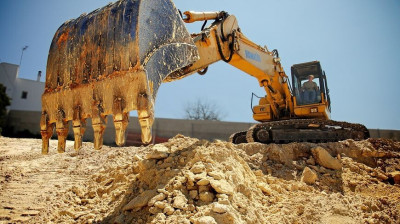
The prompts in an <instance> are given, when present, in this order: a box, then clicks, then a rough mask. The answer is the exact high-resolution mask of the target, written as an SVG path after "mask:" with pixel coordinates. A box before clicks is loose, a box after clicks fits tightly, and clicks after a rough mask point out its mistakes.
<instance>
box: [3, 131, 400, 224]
mask: <svg viewBox="0 0 400 224" xmlns="http://www.w3.org/2000/svg"><path fill="white" fill-rule="evenodd" d="M50 144H51V149H50V154H49V155H41V153H40V152H41V149H40V148H41V140H38V139H15V138H4V137H0V205H1V206H0V223H188V224H189V223H195V224H212V223H400V185H399V184H400V143H399V142H393V141H389V140H383V139H369V140H366V141H360V142H355V141H352V140H347V141H343V142H336V143H324V144H313V143H292V144H286V145H278V144H270V145H262V144H258V143H251V144H241V145H233V144H231V143H227V142H223V141H216V142H208V141H204V140H198V139H194V138H188V137H185V136H181V135H178V136H176V137H175V138H173V139H170V141H169V142H166V143H163V144H158V145H150V146H147V147H122V148H114V147H107V146H104V147H103V149H102V150H100V151H95V150H94V149H93V144H92V143H84V144H83V147H82V149H81V150H79V152H75V151H74V150H73V142H67V152H66V153H64V154H57V153H56V151H57V150H56V148H55V147H56V144H57V143H56V141H54V140H52V141H51V143H50Z"/></svg>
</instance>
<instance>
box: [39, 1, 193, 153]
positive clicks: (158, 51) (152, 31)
mask: <svg viewBox="0 0 400 224" xmlns="http://www.w3.org/2000/svg"><path fill="white" fill-rule="evenodd" d="M196 60H198V52H197V48H196V46H195V44H194V43H193V40H192V38H191V37H190V34H189V33H188V31H187V30H186V27H185V25H184V23H183V21H182V19H181V17H180V15H179V12H178V10H177V9H176V8H175V6H174V4H173V3H172V2H171V1H170V0H163V1H159V0H121V1H117V2H115V3H112V4H109V5H107V6H105V7H103V8H101V9H98V10H95V11H93V12H91V13H89V14H84V15H81V16H80V17H79V18H77V19H74V20H70V21H67V22H65V23H64V24H63V25H61V27H60V28H59V29H58V30H57V32H56V34H55V35H54V38H53V41H52V43H51V46H50V51H49V56H48V61H47V71H46V84H45V90H44V93H43V95H42V115H41V122H40V126H41V127H40V128H41V134H42V140H43V145H42V153H43V154H47V153H48V148H49V138H50V137H51V136H52V135H53V131H54V127H55V129H56V132H57V135H58V152H64V151H65V142H66V138H67V134H68V128H69V125H68V122H69V121H72V122H71V123H72V126H73V132H74V137H75V149H76V150H77V149H79V148H80V147H81V144H82V136H83V134H84V132H85V127H86V119H87V118H91V119H92V126H93V131H94V148H95V149H100V148H101V146H102V144H103V133H104V129H105V125H106V120H107V119H106V116H107V115H113V120H114V126H115V131H116V134H115V141H116V144H117V145H124V143H125V130H126V128H127V125H128V117H129V112H130V111H132V110H137V112H138V118H139V123H140V126H141V130H142V141H143V143H149V142H150V141H151V137H152V135H151V127H152V124H153V119H154V113H153V111H154V101H155V97H156V94H157V90H158V88H159V86H160V84H161V83H162V81H163V80H164V79H165V78H167V77H168V75H169V74H171V73H173V72H176V71H178V70H180V69H181V68H183V67H186V66H188V65H191V64H193V63H194V62H195V61H196Z"/></svg>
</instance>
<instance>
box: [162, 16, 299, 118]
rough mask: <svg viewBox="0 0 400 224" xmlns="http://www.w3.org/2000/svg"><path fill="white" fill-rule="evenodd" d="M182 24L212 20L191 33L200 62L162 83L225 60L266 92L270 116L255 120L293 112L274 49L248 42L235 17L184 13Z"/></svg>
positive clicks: (202, 70) (290, 98) (278, 116)
mask: <svg viewBox="0 0 400 224" xmlns="http://www.w3.org/2000/svg"><path fill="white" fill-rule="evenodd" d="M184 15H185V16H184V17H183V21H184V22H187V23H191V22H195V21H207V20H214V22H213V23H212V24H211V26H209V27H208V28H204V29H203V30H202V31H201V32H200V33H198V34H192V37H193V41H194V43H195V44H196V47H197V49H198V52H199V56H200V59H199V60H198V61H196V62H195V63H194V64H193V65H191V66H188V67H185V68H184V69H181V70H179V71H177V72H175V73H173V74H171V75H170V76H169V78H167V79H166V80H165V81H171V79H177V78H182V77H185V76H187V75H190V74H193V73H194V72H199V73H202V72H204V71H205V69H207V68H208V66H209V65H211V64H213V63H215V62H218V61H221V60H222V61H225V62H227V63H229V64H230V65H232V66H234V67H236V68H238V69H240V70H242V71H243V72H244V73H246V74H248V75H251V76H253V77H255V78H256V79H257V80H258V83H259V85H260V87H263V88H264V89H265V92H266V96H267V98H266V100H267V104H266V105H268V107H269V108H266V109H267V110H271V112H272V115H271V116H269V117H267V118H265V117H264V118H263V117H260V118H258V119H257V118H256V120H260V121H261V120H271V119H280V118H282V116H284V114H285V113H286V114H288V112H289V114H290V111H293V102H292V94H291V92H290V89H289V86H288V83H287V80H288V77H287V75H286V74H285V72H284V70H283V67H282V65H281V63H280V58H279V55H278V51H277V50H273V51H272V52H270V51H268V49H267V48H266V47H261V46H259V45H257V44H255V43H254V42H252V41H251V40H249V39H248V38H247V37H246V36H245V35H244V34H243V33H242V32H241V29H240V28H239V26H238V22H237V19H236V17H235V16H233V15H228V13H226V12H192V11H187V12H184Z"/></svg>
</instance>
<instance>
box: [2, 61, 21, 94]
mask: <svg viewBox="0 0 400 224" xmlns="http://www.w3.org/2000/svg"><path fill="white" fill-rule="evenodd" d="M17 72H18V65H14V64H9V63H4V62H2V63H0V83H1V84H3V85H4V86H5V87H6V94H7V95H8V96H9V97H10V98H11V97H12V96H13V93H14V90H15V84H14V82H15V78H16V76H17Z"/></svg>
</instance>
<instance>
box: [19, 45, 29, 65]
mask: <svg viewBox="0 0 400 224" xmlns="http://www.w3.org/2000/svg"><path fill="white" fill-rule="evenodd" d="M26 49H28V46H27V45H25V47H23V48H22V52H21V59H19V67H21V62H22V56H23V55H24V51H25V50H26Z"/></svg>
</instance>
